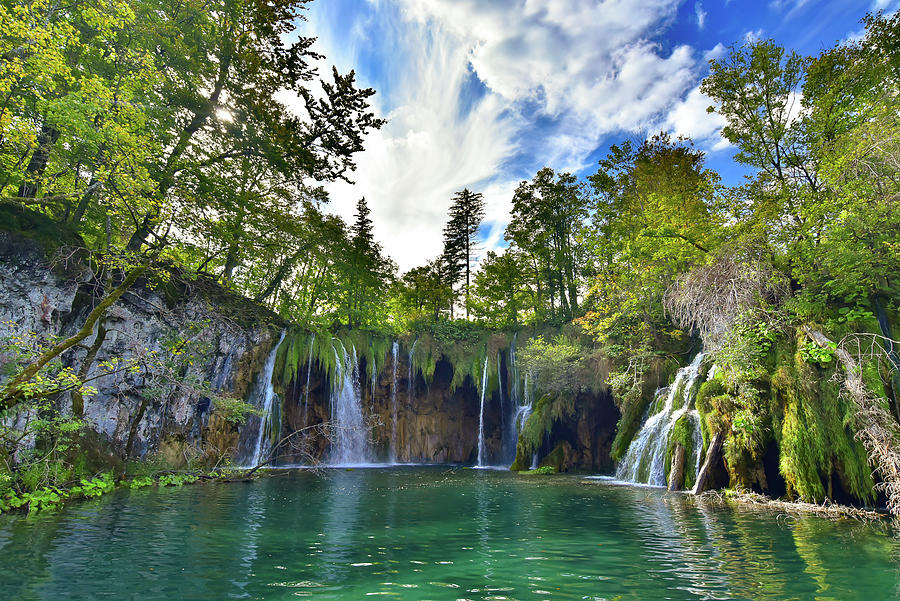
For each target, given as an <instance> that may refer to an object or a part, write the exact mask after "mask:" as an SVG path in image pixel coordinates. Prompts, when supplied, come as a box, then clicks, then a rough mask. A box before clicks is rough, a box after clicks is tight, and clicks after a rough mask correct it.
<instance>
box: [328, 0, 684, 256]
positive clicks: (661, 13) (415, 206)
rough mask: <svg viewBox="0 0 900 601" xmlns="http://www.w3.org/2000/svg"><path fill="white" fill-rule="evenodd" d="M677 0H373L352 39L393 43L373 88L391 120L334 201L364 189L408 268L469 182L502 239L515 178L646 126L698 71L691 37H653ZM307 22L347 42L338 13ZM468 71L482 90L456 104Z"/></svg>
mask: <svg viewBox="0 0 900 601" xmlns="http://www.w3.org/2000/svg"><path fill="white" fill-rule="evenodd" d="M679 3H680V2H679V0H603V1H601V2H585V1H581V0H554V1H553V2H545V1H543V0H495V1H492V2H484V1H481V0H457V1H452V2H451V1H449V0H395V2H388V1H387V0H371V8H373V9H374V10H375V11H376V12H377V13H378V14H379V16H380V17H381V18H382V19H383V20H384V19H386V20H389V21H390V23H391V25H390V27H387V28H385V27H382V28H381V29H379V30H378V31H377V32H376V34H373V33H371V32H370V33H369V34H368V35H367V34H366V33H365V32H357V33H356V34H353V33H352V31H356V28H354V29H353V30H352V31H351V35H353V36H354V39H355V42H351V45H352V43H359V44H362V43H363V42H362V41H363V40H365V43H366V44H371V43H373V42H372V40H377V43H379V44H382V45H386V46H388V47H390V46H391V45H394V46H396V49H395V51H394V53H393V58H392V60H391V65H390V71H389V73H388V74H387V76H386V79H387V83H386V85H385V86H380V87H382V88H383V89H380V90H379V93H380V94H379V96H380V99H379V102H381V103H384V104H386V105H387V106H389V107H390V112H389V114H388V115H387V117H388V118H389V119H390V122H389V123H388V124H387V125H386V126H385V127H384V129H382V130H381V131H380V132H376V133H373V134H372V135H370V136H369V139H368V140H367V146H366V151H365V152H363V153H361V154H360V155H359V156H358V157H357V162H358V164H359V170H358V171H357V173H356V174H354V175H353V178H354V180H355V181H356V182H357V185H356V186H349V185H347V184H344V183H339V184H333V185H330V186H329V191H330V193H331V195H332V198H333V199H334V201H333V205H334V209H335V210H336V211H337V212H338V213H339V214H342V215H343V216H345V217H349V216H350V215H352V212H353V207H354V203H355V201H356V199H357V198H359V196H362V195H365V196H366V198H367V199H368V200H369V202H370V205H371V207H372V213H373V220H374V221H375V227H376V234H377V235H378V237H379V239H380V240H381V242H382V244H383V245H384V247H385V249H386V250H387V251H388V252H389V253H390V254H391V256H393V257H394V258H395V259H396V260H397V262H398V263H399V265H400V267H401V269H407V268H409V267H412V266H414V265H418V264H421V263H422V262H424V261H425V260H427V259H429V258H432V257H433V256H435V255H437V254H438V253H439V252H440V249H441V228H442V226H443V223H444V218H445V211H446V208H447V207H448V206H449V203H450V197H451V196H452V194H453V192H455V191H456V190H459V189H461V188H462V187H463V186H469V187H471V188H475V189H479V190H481V191H483V192H484V193H485V197H486V200H487V211H488V217H487V218H486V223H485V225H486V226H489V227H486V228H485V232H486V233H485V235H486V236H487V238H488V239H487V241H486V243H485V247H486V249H490V248H496V247H497V246H498V245H502V230H503V226H504V225H505V223H506V220H507V219H508V209H509V202H510V198H511V195H512V190H513V189H514V187H515V184H516V183H517V182H518V180H520V179H523V178H527V177H530V176H531V175H532V174H533V172H534V171H535V170H536V169H538V168H540V167H541V166H543V165H545V164H546V165H550V166H551V167H554V168H557V169H566V170H572V171H575V170H578V169H580V168H582V167H584V166H585V163H586V161H587V158H588V156H589V154H590V153H591V152H593V151H594V150H595V148H596V147H597V145H598V144H599V143H600V142H601V140H602V139H603V137H604V136H606V135H609V134H611V133H614V132H627V131H632V132H635V131H641V130H645V129H646V128H648V127H650V126H651V125H652V124H654V123H657V122H658V121H659V115H660V114H667V113H668V112H669V111H670V109H672V107H673V106H674V105H675V104H676V103H679V99H680V98H681V97H682V96H683V95H684V93H685V92H686V91H687V90H688V89H689V88H690V86H691V85H693V83H694V82H695V80H696V67H697V60H696V57H695V53H694V52H693V50H692V49H691V48H690V47H688V46H676V47H675V48H671V49H667V50H663V49H662V48H660V47H659V46H658V45H657V44H656V43H655V42H654V41H653V40H654V39H655V37H656V36H657V35H658V33H659V32H660V31H661V30H662V29H663V28H665V27H666V26H667V25H668V24H669V23H670V22H671V21H672V19H674V17H675V13H676V10H677V7H678V5H679ZM698 7H699V3H698ZM313 10H314V11H315V10H316V9H315V5H314V8H313ZM698 15H699V13H698ZM380 23H381V22H380ZM313 25H315V24H313ZM382 25H383V23H382ZM314 33H315V34H316V35H318V36H320V42H321V43H322V44H323V46H324V49H323V51H324V52H325V54H327V55H328V56H329V57H333V56H335V54H332V53H331V52H330V49H332V48H333V49H334V50H336V51H337V54H336V55H338V56H341V55H343V56H349V55H350V54H352V52H350V51H348V42H347V40H346V37H347V28H346V24H344V29H339V26H337V25H335V26H334V27H333V28H332V30H330V31H323V30H319V29H315V28H314ZM351 64H352V63H351ZM472 77H475V78H477V80H478V82H480V83H478V82H476V86H475V87H476V88H477V87H481V92H482V93H481V95H480V96H478V100H476V101H475V103H474V105H472V106H468V105H466V104H465V103H463V104H464V105H465V106H466V108H465V109H462V110H461V109H460V98H461V97H463V96H465V94H466V93H468V92H467V91H470V90H471V89H472V85H471V84H472V80H471V78H472ZM485 89H486V91H485ZM511 162H512V163H513V167H511V166H510V164H511ZM532 163H533V164H532ZM516 168H518V169H519V170H520V171H516V170H515V169H516Z"/></svg>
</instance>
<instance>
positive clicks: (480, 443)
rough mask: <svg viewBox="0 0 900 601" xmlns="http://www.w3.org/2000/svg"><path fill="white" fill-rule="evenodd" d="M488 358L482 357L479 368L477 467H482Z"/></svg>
mask: <svg viewBox="0 0 900 601" xmlns="http://www.w3.org/2000/svg"><path fill="white" fill-rule="evenodd" d="M487 369H488V358H487V357H485V358H484V369H482V370H481V410H480V411H479V412H478V463H477V466H478V467H484V396H485V393H486V392H487V375H488V371H487Z"/></svg>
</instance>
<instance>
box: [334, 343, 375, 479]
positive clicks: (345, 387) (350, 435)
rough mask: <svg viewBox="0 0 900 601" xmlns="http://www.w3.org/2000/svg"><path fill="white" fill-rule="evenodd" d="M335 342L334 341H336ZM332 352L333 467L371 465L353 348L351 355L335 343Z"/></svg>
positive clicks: (341, 344) (354, 349) (353, 348)
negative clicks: (369, 463)
mask: <svg viewBox="0 0 900 601" xmlns="http://www.w3.org/2000/svg"><path fill="white" fill-rule="evenodd" d="M336 340H337V339H336ZM337 343H338V345H339V346H340V353H338V349H337V347H335V350H334V357H335V362H336V363H335V369H334V383H333V386H332V390H331V431H332V435H333V439H332V441H331V454H330V457H329V460H330V463H331V464H332V465H354V464H362V463H368V462H370V461H371V453H370V452H369V441H368V439H367V436H366V434H367V431H366V425H365V420H364V419H363V413H362V402H361V398H360V392H359V363H358V362H357V359H356V348H355V347H354V346H352V345H351V346H350V352H347V349H346V348H345V347H344V344H343V343H342V342H341V341H340V340H337Z"/></svg>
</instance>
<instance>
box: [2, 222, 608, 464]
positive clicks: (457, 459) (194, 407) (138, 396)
mask: <svg viewBox="0 0 900 601" xmlns="http://www.w3.org/2000/svg"><path fill="white" fill-rule="evenodd" d="M174 281H177V278H174V279H172V280H169V281H163V282H161V283H160V282H153V283H150V282H139V283H138V284H136V285H135V286H134V287H133V288H132V289H131V290H129V291H128V292H127V293H126V294H125V295H124V296H123V297H122V298H121V299H120V300H119V301H118V302H117V303H116V304H115V305H113V306H112V307H111V308H110V309H109V310H108V312H107V315H106V320H105V328H106V330H107V334H106V338H105V340H104V342H103V344H102V346H101V347H100V350H99V352H98V354H97V357H96V359H95V361H94V362H93V363H92V367H91V368H90V371H89V372H88V378H93V377H94V376H95V375H97V374H98V369H99V368H98V366H99V365H101V364H102V363H103V362H104V361H107V360H109V359H113V358H119V359H120V360H124V361H126V362H127V361H129V360H133V359H137V358H141V359H142V360H144V361H146V362H147V363H148V364H149V363H153V362H154V361H156V362H159V361H162V362H164V363H165V364H166V365H167V366H168V368H169V369H170V373H169V375H170V377H169V378H160V377H158V376H155V375H154V370H153V369H145V368H143V367H142V368H141V369H138V370H136V371H134V372H132V371H130V370H126V371H120V372H117V373H113V374H109V375H104V376H102V377H99V378H97V379H92V380H91V381H90V385H91V386H93V387H95V388H96V389H97V392H96V394H94V395H92V396H88V397H86V398H85V403H84V419H85V421H86V422H87V424H88V425H89V427H90V428H91V429H92V430H94V431H95V432H96V434H97V436H96V437H95V438H96V439H97V440H99V441H101V442H102V444H104V445H106V447H107V448H108V449H109V450H110V451H112V452H113V453H114V454H116V455H118V456H119V457H121V458H143V457H147V456H149V455H158V456H160V457H161V458H162V459H164V460H165V462H166V463H167V464H169V465H175V466H177V465H183V464H184V463H186V462H187V461H188V460H199V461H201V462H203V461H206V462H207V463H214V462H215V461H216V460H217V459H218V458H220V457H221V456H223V455H226V454H228V455H230V456H231V457H233V458H234V457H235V456H236V454H237V453H238V446H239V441H240V440H241V439H242V438H243V439H246V438H248V436H249V437H253V436H255V434H254V433H253V432H250V431H249V430H250V429H258V428H259V427H260V425H259V424H260V421H261V420H260V419H258V418H252V419H250V420H248V421H247V423H246V425H245V426H243V427H242V428H239V427H237V426H234V425H232V424H230V423H228V422H227V421H226V420H225V419H224V418H223V416H222V415H221V414H220V412H217V411H216V403H215V401H214V400H213V398H214V397H215V395H214V394H212V393H215V394H218V395H221V396H227V397H233V398H241V399H248V398H249V397H250V394H249V393H250V391H251V387H252V384H253V382H254V379H255V378H257V377H258V375H259V372H260V371H261V370H262V367H263V364H264V362H265V360H266V357H267V356H268V355H269V353H270V352H271V351H272V349H273V346H274V345H275V344H276V343H277V341H278V339H279V333H280V331H281V330H282V329H283V327H284V325H283V324H281V323H280V322H279V319H278V317H277V316H275V315H273V314H270V313H267V312H266V311H265V310H264V309H260V308H259V307H257V306H255V305H253V304H252V303H251V302H250V301H248V300H246V299H243V298H240V297H236V296H235V295H233V294H231V293H229V292H227V291H225V290H223V289H222V288H221V287H219V286H216V285H215V284H213V283H210V282H202V281H200V282H198V281H191V282H190V283H182V284H175V283H173V282H174ZM95 286H96V281H95V280H94V274H93V273H92V272H91V270H90V269H89V268H87V267H85V264H84V263H82V262H79V261H70V262H69V266H68V268H67V269H63V268H62V267H60V266H58V265H51V263H50V261H48V259H47V258H46V256H45V252H44V250H43V248H42V247H41V246H40V245H39V244H38V243H36V242H33V241H31V240H29V239H27V238H23V237H21V236H18V235H14V234H9V233H5V232H0V336H2V337H6V336H10V335H28V334H30V333H33V334H34V335H36V336H37V337H39V338H44V339H46V338H48V337H51V336H63V337H65V336H68V335H71V334H72V333H73V332H75V331H77V330H78V329H79V328H80V326H81V324H83V323H84V319H85V317H86V315H87V314H88V313H89V312H90V311H91V309H92V307H93V303H94V302H95V300H93V299H94V297H93V296H92V294H91V291H92V290H93V289H94V287H95ZM92 341H93V336H91V337H88V338H87V339H86V340H85V341H84V348H80V349H78V350H76V351H74V352H72V353H70V356H68V357H67V359H66V360H67V362H68V364H69V365H70V366H71V367H73V368H74V369H76V370H77V369H79V368H80V366H81V364H82V362H83V361H84V358H85V356H86V354H87V347H89V346H90V344H91V343H92ZM10 359H11V357H9V356H6V357H3V356H0V368H2V364H4V363H6V362H8V361H10ZM380 361H381V360H379V365H381V368H380V369H379V373H378V374H376V378H375V379H374V380H372V379H370V378H367V377H366V376H365V375H363V376H361V377H360V381H359V382H358V390H359V394H360V405H361V407H362V409H363V414H364V416H365V418H366V420H367V424H368V430H369V439H370V447H371V450H372V453H371V455H372V459H375V460H377V461H387V460H389V459H390V458H393V459H395V460H396V461H399V462H404V463H461V464H474V463H475V460H476V457H477V452H478V450H477V449H478V425H479V413H480V405H481V403H480V401H481V397H480V392H479V389H478V387H477V386H476V384H475V382H474V381H473V380H472V378H471V377H466V379H465V380H464V381H463V383H462V384H461V385H459V386H457V387H456V388H455V389H453V390H451V388H452V386H451V382H452V380H453V373H454V367H453V365H452V364H451V363H450V362H449V361H448V360H447V359H446V358H442V359H439V360H437V361H436V364H435V366H434V373H433V376H432V377H431V378H430V381H428V382H426V381H425V379H423V377H422V374H421V372H417V373H416V374H415V375H414V379H415V381H414V382H412V383H411V382H410V381H409V371H410V370H409V359H408V349H404V352H402V353H399V357H398V359H397V361H398V364H397V365H396V367H395V366H394V365H393V364H392V361H391V359H390V357H387V358H386V359H385V361H384V362H383V364H382V363H381V362H380ZM142 365H143V364H142ZM394 369H396V373H397V378H396V382H395V380H394V377H393V372H394ZM495 369H496V368H495ZM308 371H309V372H310V373H307V372H308ZM367 371H368V370H367V366H366V359H365V358H364V357H363V358H361V359H360V365H359V373H360V374H366V373H367ZM494 373H495V374H496V372H494ZM510 376H511V375H510V373H509V372H508V370H507V367H506V365H505V362H503V363H502V376H500V375H497V377H502V378H503V382H502V384H501V386H500V387H499V388H497V387H496V386H495V387H494V388H493V389H492V390H490V391H489V394H488V395H487V396H486V398H485V403H484V406H485V409H484V444H485V456H486V458H487V460H486V462H485V463H486V464H488V465H496V466H504V467H508V466H509V464H510V463H511V459H512V458H511V457H508V456H507V455H508V453H507V452H506V451H505V450H504V449H509V448H510V441H509V437H510V432H512V433H513V435H514V427H512V428H511V424H510V419H511V413H510V411H511V408H512V406H511V404H510V399H509V390H510V384H511V381H510ZM307 381H308V382H309V385H308V388H309V390H308V391H307ZM276 390H277V392H278V393H279V397H278V399H276V402H277V403H278V405H277V406H278V408H280V411H279V412H278V413H279V414H280V433H279V435H278V436H276V437H275V438H276V440H277V439H280V438H283V437H286V436H289V435H291V434H292V433H294V432H296V431H297V430H301V429H303V428H304V427H307V426H314V427H315V426H322V425H323V424H326V423H327V422H328V421H329V419H330V416H331V410H332V408H331V402H332V399H331V396H332V383H331V382H330V381H329V377H328V375H327V374H326V373H325V371H324V370H323V369H322V368H321V367H320V366H319V365H318V364H315V363H313V364H311V365H308V364H307V363H306V362H303V363H302V364H301V365H298V366H297V369H296V372H295V375H294V377H293V379H291V380H290V382H289V383H287V384H286V385H285V386H283V387H277V388H276ZM504 390H505V391H506V393H505V395H504V392H503V391H504ZM410 392H412V394H410ZM394 395H396V406H397V409H396V423H395V422H394V411H393V409H392V399H393V398H394ZM250 400H252V399H250ZM58 402H59V403H60V407H61V408H62V410H63V411H71V399H70V398H69V397H68V396H67V395H66V396H64V397H62V398H60V399H59V401H58ZM578 405H579V407H580V409H579V410H578V412H576V415H575V416H574V417H573V418H572V419H571V420H567V421H564V422H561V423H560V424H558V426H557V427H555V428H554V429H553V431H552V432H551V434H550V436H549V437H548V440H547V443H546V445H545V447H546V448H544V449H542V455H547V454H549V453H550V452H551V451H552V450H553V449H554V448H556V447H557V446H558V445H559V444H561V443H562V442H565V444H566V453H565V456H564V457H563V458H562V459H561V460H560V462H561V464H560V466H559V467H560V468H561V469H598V468H606V467H608V464H609V461H608V459H609V441H610V440H611V438H612V435H613V433H614V430H615V424H616V420H617V418H618V414H617V413H616V412H615V408H614V407H613V406H612V403H611V401H609V399H608V398H607V396H606V395H589V394H581V395H579V398H578ZM610 408H612V411H609V409H610ZM13 419H14V418H13ZM242 429H243V430H247V432H243V433H242V432H241V430H242ZM504 433H505V434H504ZM504 437H505V438H506V440H504ZM298 439H301V440H302V441H303V442H304V444H303V445H297V444H295V443H297V442H298ZM511 448H513V449H514V448H515V441H514V440H513V441H512V443H511ZM328 453H329V439H328V436H327V433H326V432H324V431H322V430H317V429H315V428H313V429H312V430H310V431H309V432H308V434H305V435H304V436H295V437H293V438H292V440H291V444H284V445H282V447H280V448H279V449H277V455H278V463H279V464H282V465H285V464H293V463H301V462H303V463H305V462H307V461H308V460H310V459H312V460H315V461H327V459H328Z"/></svg>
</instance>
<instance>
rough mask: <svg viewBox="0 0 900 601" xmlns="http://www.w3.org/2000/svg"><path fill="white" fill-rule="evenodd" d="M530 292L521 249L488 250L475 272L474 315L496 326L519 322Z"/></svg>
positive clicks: (511, 324)
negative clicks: (500, 251)
mask: <svg viewBox="0 0 900 601" xmlns="http://www.w3.org/2000/svg"><path fill="white" fill-rule="evenodd" d="M530 294H531V290H530V289H529V288H528V286H527V274H526V271H525V264H524V258H523V256H522V253H521V251H517V250H515V249H507V250H506V252H503V253H501V254H498V253H495V252H494V251H489V252H488V253H487V255H486V256H485V258H484V260H483V261H482V262H481V266H480V269H479V270H478V272H477V273H476V274H475V289H474V294H473V295H474V297H475V300H474V301H473V310H474V312H475V315H476V316H477V317H478V318H480V319H484V320H485V321H487V322H488V323H489V324H490V325H492V326H496V327H506V326H514V325H517V324H518V323H519V321H520V319H521V318H520V315H521V314H522V312H523V310H525V309H526V308H527V306H528V304H529V300H530V299H529V296H530Z"/></svg>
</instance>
